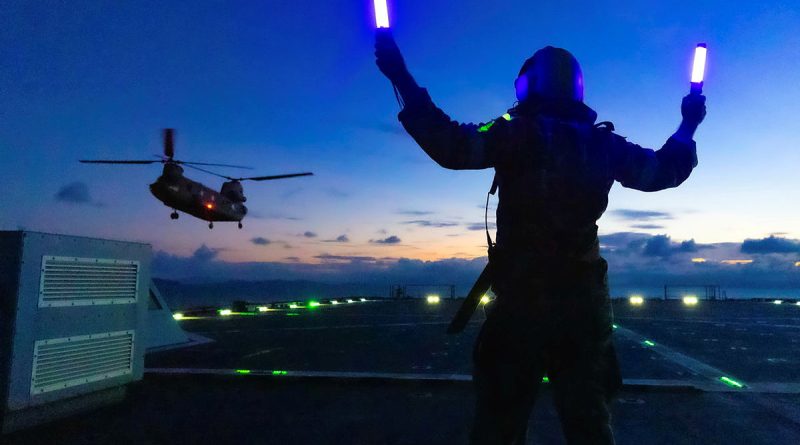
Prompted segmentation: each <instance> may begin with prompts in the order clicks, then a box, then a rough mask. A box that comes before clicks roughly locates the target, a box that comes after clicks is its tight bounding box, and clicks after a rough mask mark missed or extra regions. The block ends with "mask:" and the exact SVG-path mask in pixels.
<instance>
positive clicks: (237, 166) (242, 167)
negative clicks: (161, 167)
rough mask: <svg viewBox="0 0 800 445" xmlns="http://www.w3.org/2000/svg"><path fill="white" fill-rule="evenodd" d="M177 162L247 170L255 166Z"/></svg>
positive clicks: (177, 162) (188, 163) (178, 162)
mask: <svg viewBox="0 0 800 445" xmlns="http://www.w3.org/2000/svg"><path fill="white" fill-rule="evenodd" d="M174 162H175V163H176V164H183V165H207V166H209V167H230V168H241V169H245V170H252V169H253V167H245V166H244V165H231V164H212V163H208V162H188V161H178V160H175V161H174Z"/></svg>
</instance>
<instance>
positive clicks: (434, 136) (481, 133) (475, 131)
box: [375, 29, 505, 170]
mask: <svg viewBox="0 0 800 445" xmlns="http://www.w3.org/2000/svg"><path fill="white" fill-rule="evenodd" d="M375 56H376V63H377V65H378V68H379V69H380V70H381V72H382V73H383V74H384V75H385V76H386V77H387V78H388V79H389V80H390V81H391V82H392V84H393V85H394V87H395V88H396V90H397V92H399V94H400V96H401V97H402V99H403V103H404V106H403V110H402V111H401V112H400V114H399V116H398V117H399V119H400V122H401V123H402V124H403V127H404V128H405V129H406V131H408V133H409V134H410V135H411V137H412V138H414V140H415V141H416V142H417V144H419V146H420V147H422V149H423V150H425V153H427V154H428V156H430V157H431V159H433V160H434V161H436V162H437V163H438V164H439V165H441V166H442V167H445V168H449V169H455V170H465V169H484V168H489V167H492V166H494V153H495V150H494V148H493V146H494V144H493V143H492V141H493V140H496V139H497V137H496V135H497V134H498V133H499V132H501V131H502V130H501V128H503V127H505V125H492V126H490V127H491V128H487V126H485V125H484V126H478V125H474V124H459V123H458V122H456V121H453V120H451V119H450V117H449V116H447V114H445V113H444V112H443V111H442V110H440V109H439V108H437V107H436V105H434V103H433V101H432V100H431V98H430V96H429V95H428V92H427V90H425V89H424V88H421V87H420V86H419V85H417V82H416V81H415V80H414V77H413V76H411V73H409V71H408V69H407V68H406V65H405V61H404V60H403V56H402V54H400V49H399V48H398V47H397V44H396V43H395V41H394V38H393V37H392V34H391V32H390V31H389V30H388V29H378V30H377V33H376V39H375ZM500 121H502V119H500V120H498V122H500ZM487 129H488V130H490V131H486V130H487Z"/></svg>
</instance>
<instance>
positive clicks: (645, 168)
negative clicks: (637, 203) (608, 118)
mask: <svg viewBox="0 0 800 445" xmlns="http://www.w3.org/2000/svg"><path fill="white" fill-rule="evenodd" d="M705 100H706V98H705V96H702V95H699V94H690V95H688V96H686V97H684V98H683V103H682V104H681V113H682V115H683V121H682V122H681V124H680V126H679V127H678V131H676V132H675V134H673V135H672V137H670V138H669V139H668V140H667V142H666V143H665V144H664V146H663V147H661V149H660V150H657V151H653V150H651V149H649V148H642V147H640V146H639V145H636V144H634V143H631V142H628V141H626V140H625V138H623V137H621V136H617V135H613V134H612V135H611V138H612V139H611V161H612V168H613V170H614V179H616V180H617V181H619V182H620V184H622V186H623V187H627V188H632V189H636V190H641V191H645V192H655V191H658V190H664V189H667V188H672V187H677V186H679V185H680V184H681V183H683V181H685V180H686V179H687V178H688V177H689V175H690V174H691V173H692V169H694V167H696V166H697V147H696V145H695V142H694V140H692V137H693V136H694V132H695V130H697V127H698V125H700V123H701V122H702V121H703V119H704V118H705V115H706V107H705Z"/></svg>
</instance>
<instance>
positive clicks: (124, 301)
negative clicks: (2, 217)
mask: <svg viewBox="0 0 800 445" xmlns="http://www.w3.org/2000/svg"><path fill="white" fill-rule="evenodd" d="M150 257H151V248H150V246H149V245H146V244H140V243H129V242H120V241H109V240H100V239H92V238H82V237H73V236H62V235H51V234H44V233H36V232H27V231H15V232H0V402H1V403H2V406H0V418H2V429H3V431H5V432H7V431H12V430H15V429H19V428H23V427H26V426H31V425H34V424H36V423H39V422H42V421H47V420H50V419H52V418H57V417H62V416H66V415H69V414H71V413H74V412H76V411H79V410H82V409H88V408H92V407H95V406H97V405H98V404H103V403H109V402H110V401H113V400H112V399H117V398H119V396H120V395H122V394H124V388H123V387H124V385H125V384H127V383H129V382H131V381H134V380H139V379H141V378H142V370H143V362H144V353H145V343H144V341H143V339H144V338H145V335H143V334H144V332H143V331H146V329H145V327H146V321H147V320H146V315H147V305H148V301H149V299H150V295H149V291H150Z"/></svg>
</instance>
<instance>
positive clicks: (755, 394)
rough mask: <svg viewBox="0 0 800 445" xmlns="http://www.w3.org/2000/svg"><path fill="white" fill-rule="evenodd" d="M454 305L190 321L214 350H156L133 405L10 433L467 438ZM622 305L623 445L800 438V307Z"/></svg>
mask: <svg viewBox="0 0 800 445" xmlns="http://www.w3.org/2000/svg"><path fill="white" fill-rule="evenodd" d="M458 304H459V302H453V301H446V300H445V301H442V303H441V304H439V305H428V304H426V303H425V302H424V301H403V302H388V301H387V302H383V301H382V302H365V303H360V302H359V303H353V304H344V305H338V306H327V305H323V306H320V307H317V308H314V309H310V308H298V309H292V310H280V311H271V312H268V313H266V314H260V315H254V316H253V315H247V316H245V315H233V316H230V317H209V318H201V319H187V320H182V321H181V322H180V323H181V326H182V327H183V328H184V329H186V330H187V331H190V332H192V333H195V334H199V335H202V336H204V337H208V338H210V339H213V340H215V341H214V342H211V343H206V344H200V345H197V346H194V347H189V348H183V349H175V350H167V351H163V352H158V353H152V354H149V355H148V356H147V358H146V367H147V368H148V369H149V370H150V372H148V373H147V374H146V376H145V379H144V381H143V382H141V383H139V384H138V385H136V386H134V387H133V388H132V389H131V393H130V396H129V397H128V400H127V401H126V402H125V403H124V404H121V405H118V406H115V407H111V408H107V409H104V410H101V411H96V412H94V413H88V414H85V415H82V416H78V417H77V418H73V419H69V420H65V421H61V422H56V423H54V424H51V425H49V426H45V427H39V428H36V429H34V430H31V431H27V432H23V433H18V434H15V435H12V436H9V437H7V438H5V439H7V441H8V443H12V444H21V443H41V442H39V441H40V440H45V442H46V441H49V440H55V439H56V438H57V439H58V442H59V443H64V444H78V443H81V444H82V443H209V444H220V443H239V444H242V443H261V444H272V443H274V444H312V443H313V444H456V443H466V438H467V433H468V428H469V423H470V419H471V416H472V412H473V406H472V403H473V399H472V392H471V386H470V382H469V374H470V370H471V363H470V352H471V346H472V342H473V341H474V339H475V336H476V335H477V332H478V329H479V327H480V321H481V319H482V318H483V314H482V313H481V312H479V313H478V314H477V316H476V317H475V319H474V320H473V322H472V323H471V324H470V325H469V326H468V328H467V330H466V331H465V332H464V333H463V334H461V335H458V336H449V335H447V334H445V328H446V326H447V323H448V322H449V320H450V317H451V315H452V314H453V313H454V312H455V310H456V308H457V305H458ZM614 310H615V317H616V324H617V325H618V329H616V330H615V334H614V336H615V343H616V346H617V350H618V353H619V358H620V362H621V366H622V372H623V378H624V379H625V382H626V387H625V388H624V389H623V391H622V392H621V393H620V394H619V397H618V398H617V399H616V400H615V401H614V403H613V404H612V412H613V425H614V429H615V434H616V437H617V441H618V443H620V444H639V443H649V444H662V443H663V444H695V443H696V444H701V443H702V444H713V443H720V444H722V443H725V444H783V443H786V444H790V443H800V366H798V365H799V364H800V363H798V362H800V307H798V306H794V305H788V304H783V305H780V306H778V305H773V304H771V303H757V302H737V301H724V302H707V301H701V302H700V304H699V305H698V306H697V307H694V308H688V307H685V306H683V305H682V304H681V303H680V302H677V301H669V302H662V301H648V302H646V304H645V305H644V306H642V307H632V306H630V305H628V304H627V302H619V303H617V304H615V308H614ZM237 370H238V372H237ZM284 371H285V372H284ZM722 377H726V378H729V379H732V380H733V381H734V382H740V383H741V384H742V385H744V386H743V387H742V388H738V387H735V386H730V384H725V383H724V382H723V381H721V380H720V378H722ZM437 379H438V380H437ZM549 399H550V394H549V390H548V389H547V388H546V385H545V390H544V392H543V395H542V398H541V400H540V402H539V403H538V404H537V406H536V409H535V411H534V413H533V415H532V421H531V424H530V425H531V437H530V438H529V443H544V444H551V443H552V444H558V443H563V440H562V438H561V434H560V428H559V426H558V420H557V417H556V414H555V411H554V410H553V408H552V404H551V403H550V400H549Z"/></svg>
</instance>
